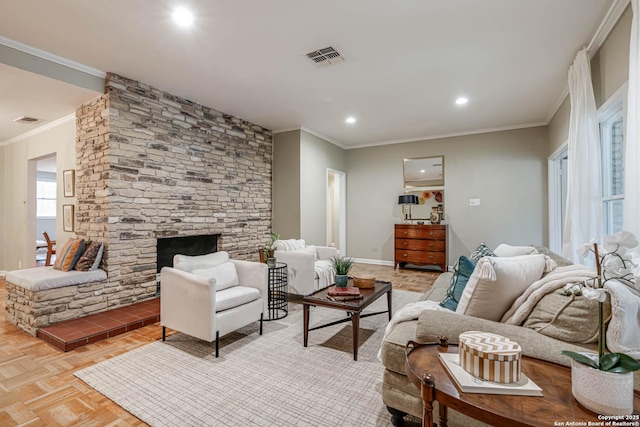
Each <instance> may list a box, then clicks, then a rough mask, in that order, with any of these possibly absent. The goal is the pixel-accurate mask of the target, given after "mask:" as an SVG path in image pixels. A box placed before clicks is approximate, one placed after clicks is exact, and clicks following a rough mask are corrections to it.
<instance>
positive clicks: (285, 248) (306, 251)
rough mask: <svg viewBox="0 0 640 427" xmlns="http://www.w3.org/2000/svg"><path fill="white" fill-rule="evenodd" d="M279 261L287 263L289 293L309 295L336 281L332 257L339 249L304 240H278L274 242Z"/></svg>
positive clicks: (275, 254) (276, 256)
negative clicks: (309, 243) (308, 242)
mask: <svg viewBox="0 0 640 427" xmlns="http://www.w3.org/2000/svg"><path fill="white" fill-rule="evenodd" d="M274 246H275V251H274V257H275V258H276V261H277V262H284V263H286V264H287V273H288V283H289V293H291V294H296V295H308V294H310V293H311V292H313V291H316V290H318V289H321V288H324V287H326V286H330V285H331V284H333V283H334V282H335V271H334V270H333V268H332V267H331V258H332V257H334V256H337V255H338V250H337V249H336V248H332V247H329V246H313V245H307V244H306V243H305V241H304V240H302V239H300V240H296V239H289V240H277V241H276V242H275V244H274Z"/></svg>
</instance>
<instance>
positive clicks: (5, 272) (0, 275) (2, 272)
mask: <svg viewBox="0 0 640 427" xmlns="http://www.w3.org/2000/svg"><path fill="white" fill-rule="evenodd" d="M7 273H8V271H6V270H0V277H5V276H6V275H7Z"/></svg>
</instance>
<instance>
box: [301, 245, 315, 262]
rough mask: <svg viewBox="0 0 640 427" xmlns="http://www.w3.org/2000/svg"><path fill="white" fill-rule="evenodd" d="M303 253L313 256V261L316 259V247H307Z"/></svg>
mask: <svg viewBox="0 0 640 427" xmlns="http://www.w3.org/2000/svg"><path fill="white" fill-rule="evenodd" d="M303 251H304V252H307V253H310V254H311V255H313V259H317V258H318V253H317V251H316V247H315V246H314V245H309V246H307V247H306V248H304V249H303Z"/></svg>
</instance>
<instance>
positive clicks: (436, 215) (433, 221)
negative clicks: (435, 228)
mask: <svg viewBox="0 0 640 427" xmlns="http://www.w3.org/2000/svg"><path fill="white" fill-rule="evenodd" d="M430 220H431V224H440V214H439V213H438V212H431V218H430Z"/></svg>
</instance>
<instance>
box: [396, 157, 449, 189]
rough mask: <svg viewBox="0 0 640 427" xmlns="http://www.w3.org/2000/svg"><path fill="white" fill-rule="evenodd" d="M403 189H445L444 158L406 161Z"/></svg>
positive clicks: (423, 158) (422, 158)
mask: <svg viewBox="0 0 640 427" xmlns="http://www.w3.org/2000/svg"><path fill="white" fill-rule="evenodd" d="M402 171H403V174H402V177H403V181H402V184H403V187H404V188H416V187H444V156H436V157H421V158H417V159H404V164H403V169H402Z"/></svg>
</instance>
